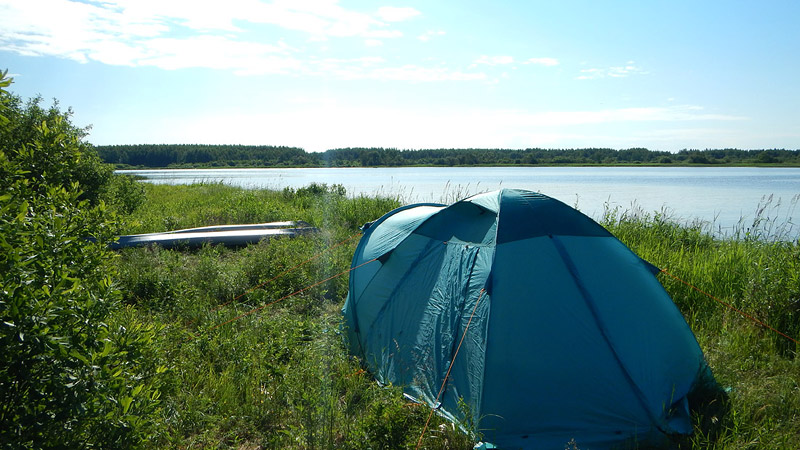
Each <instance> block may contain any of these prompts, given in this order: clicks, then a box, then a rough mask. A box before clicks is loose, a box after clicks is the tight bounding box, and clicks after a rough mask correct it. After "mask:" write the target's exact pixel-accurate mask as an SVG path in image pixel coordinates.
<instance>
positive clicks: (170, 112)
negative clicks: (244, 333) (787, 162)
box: [0, 0, 800, 151]
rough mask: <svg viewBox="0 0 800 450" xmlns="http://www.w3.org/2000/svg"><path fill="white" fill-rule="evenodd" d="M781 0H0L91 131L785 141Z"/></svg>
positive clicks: (322, 143) (719, 143) (792, 52)
mask: <svg viewBox="0 0 800 450" xmlns="http://www.w3.org/2000/svg"><path fill="white" fill-rule="evenodd" d="M798 21H800V2H798V1H797V0H788V1H781V0H765V1H761V2H755V1H739V0H725V1H718V0H705V1H697V0H674V1H661V0H653V1H640V0H636V1H607V2H599V1H594V0H591V1H590V0H586V1H577V0H574V1H573V0H558V1H555V0H548V1H539V0H526V1H510V0H493V1H475V0H459V1H455V0H425V1H423V0H419V1H417V0H408V1H404V0H387V1H382V0H380V1H376V0H363V1H357V0H354V1H351V0H225V1H213V2H212V1H206V0H82V1H69V0H0V70H4V69H8V71H9V74H10V75H11V76H13V78H14V84H13V85H12V86H11V88H10V90H11V91H12V92H13V93H15V94H17V95H19V96H21V97H23V98H30V97H33V96H36V95H41V96H42V97H44V98H45V99H48V103H49V99H52V98H56V99H58V100H59V103H60V105H61V106H62V107H64V108H66V107H71V108H72V109H73V110H74V116H73V122H74V123H75V124H76V125H79V126H88V125H91V127H92V129H91V132H90V135H89V137H88V140H89V142H91V143H93V144H96V145H111V144H159V143H176V144H181V143H182V144H247V145H287V146H293V147H301V148H303V149H305V150H307V151H324V150H327V149H331V148H343V147H386V148H399V149H420V148H532V147H537V148H585V147H610V148H615V149H624V148H632V147H645V148H649V149H651V150H666V151H678V150H681V149H685V148H689V149H706V148H740V149H763V148H786V149H800V82H798V80H800V28H798V26H797V23H798Z"/></svg>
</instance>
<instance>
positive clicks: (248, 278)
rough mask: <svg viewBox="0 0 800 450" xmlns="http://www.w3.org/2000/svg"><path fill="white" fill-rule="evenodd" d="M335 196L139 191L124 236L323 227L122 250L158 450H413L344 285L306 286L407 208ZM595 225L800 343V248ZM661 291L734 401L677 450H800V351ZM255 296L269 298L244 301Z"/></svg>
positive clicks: (418, 420)
mask: <svg viewBox="0 0 800 450" xmlns="http://www.w3.org/2000/svg"><path fill="white" fill-rule="evenodd" d="M458 189H461V188H458ZM458 189H456V191H458ZM465 189H466V188H465ZM344 194H345V193H344V192H343V190H342V189H341V188H340V187H338V186H325V185H312V186H309V187H306V188H302V189H297V190H294V189H287V190H284V191H260V190H243V189H238V188H232V187H228V186H225V185H221V184H200V185H193V186H155V185H148V186H146V197H147V202H146V203H145V204H143V205H141V206H140V207H139V208H138V209H137V210H135V211H134V212H133V214H131V215H130V216H128V217H127V219H126V223H127V224H126V226H127V230H126V232H128V233H139V232H153V231H164V230H168V229H174V228H184V227H194V226H203V225H212V224H224V223H245V222H263V221H274V220H305V221H307V222H309V223H311V224H313V225H315V226H318V227H320V228H321V229H322V230H323V231H322V232H320V233H319V234H317V235H312V236H304V237H298V238H294V239H283V240H280V239H278V240H273V241H270V242H262V243H260V244H258V245H251V246H248V247H246V248H242V249H227V248H223V247H212V246H206V247H203V248H201V249H199V250H193V251H173V250H163V249H159V248H144V249H127V250H124V251H123V252H121V253H120V256H119V258H117V260H116V265H117V268H118V271H119V273H120V277H119V279H118V280H117V283H118V285H119V287H120V288H121V289H122V291H123V294H124V299H125V301H126V302H127V303H129V305H130V306H129V308H128V309H127V310H126V314H128V316H127V319H126V318H121V319H120V321H122V322H124V321H125V320H128V321H129V322H131V323H133V322H136V323H140V322H142V323H148V324H151V325H152V326H154V327H156V328H157V329H160V330H162V331H161V333H160V334H159V335H158V337H157V338H156V342H155V343H154V351H153V354H154V356H153V358H154V359H156V361H153V364H155V365H157V366H165V367H168V368H169V370H168V371H167V372H166V373H164V374H162V375H160V376H162V377H163V380H162V381H163V386H164V387H163V389H162V408H161V410H160V412H159V417H158V418H157V420H156V423H157V424H158V430H159V432H158V433H157V437H156V440H154V441H153V442H152V445H153V447H176V448H235V449H256V448H296V449H333V448H336V449H339V448H343V449H348V448H353V449H356V448H358V449H362V448H373V449H394V448H413V447H414V446H415V445H416V441H417V439H418V438H419V436H420V434H421V433H422V429H423V426H424V423H425V419H426V418H427V414H428V410H427V408H425V407H422V406H419V405H413V404H410V403H407V402H406V401H405V400H404V399H403V397H402V393H401V392H400V390H399V389H398V388H396V387H391V386H390V387H379V386H377V385H376V383H374V381H373V380H372V379H371V378H370V377H369V376H368V374H365V373H364V372H363V371H361V369H360V366H359V364H358V362H357V361H355V360H353V359H352V358H351V357H350V356H348V354H347V352H346V349H345V347H344V345H343V342H342V336H341V335H340V334H339V325H340V314H339V310H340V308H341V306H342V303H343V301H344V298H345V296H346V291H347V276H346V275H344V276H340V277H337V278H333V279H331V280H330V281H327V282H325V283H322V284H320V285H318V286H315V287H313V288H310V289H305V290H304V288H306V287H307V286H310V285H312V284H314V283H316V282H318V281H320V280H324V279H326V278H328V277H331V276H334V275H336V274H338V273H339V272H341V271H345V270H346V269H348V268H349V265H350V258H351V256H352V253H353V251H354V249H355V246H356V244H357V236H356V238H354V239H351V240H349V241H347V240H346V239H347V238H349V237H352V236H354V235H357V234H358V227H359V226H360V225H362V224H363V223H365V222H368V221H371V220H374V219H376V218H378V217H380V216H381V215H383V214H384V213H385V212H387V211H389V210H391V209H392V208H395V207H397V206H399V204H400V199H399V198H397V197H394V198H393V197H375V198H371V197H357V198H348V197H347V196H346V195H344ZM601 222H602V224H603V225H604V226H606V227H607V228H608V229H609V230H611V231H612V232H613V233H614V234H615V235H617V236H618V237H619V238H620V239H621V240H622V241H623V242H625V243H626V244H627V245H628V246H630V247H631V248H632V249H633V250H634V251H635V252H637V253H638V254H639V255H640V256H641V257H643V258H644V259H647V260H649V261H651V262H652V263H654V264H656V265H657V266H659V267H661V268H665V269H667V270H668V271H669V272H670V273H672V274H674V275H675V276H677V277H679V278H681V279H683V280H686V281H687V282H689V283H691V284H693V285H695V286H697V287H698V288H699V289H701V290H702V291H704V292H707V293H709V294H711V295H713V296H714V297H716V298H717V299H719V300H721V301H724V302H727V303H730V304H731V305H733V306H735V307H736V308H739V309H741V310H743V311H747V312H748V313H749V314H751V315H753V316H755V317H757V318H758V319H760V320H763V321H764V322H766V323H769V324H770V325H771V326H774V327H775V328H778V329H780V330H781V331H784V332H786V333H787V334H789V335H790V336H795V337H797V336H798V334H800V320H798V319H800V309H799V308H798V299H800V280H799V279H798V276H800V248H799V247H798V245H797V243H796V242H794V243H792V242H780V241H763V240H757V239H728V240H721V239H718V238H715V237H712V236H711V235H709V234H708V233H707V232H706V230H705V229H704V228H703V227H702V226H700V225H696V226H692V225H678V224H676V223H674V222H673V221H671V220H670V217H669V216H668V215H667V214H664V213H663V212H662V213H644V212H641V211H636V212H629V211H620V210H609V211H607V213H606V215H605V217H604V218H603V219H602V221H601ZM342 242H344V243H342ZM339 243H342V244H341V245H338V246H335V245H336V244H339ZM292 268H294V270H292V271H291V272H289V273H288V274H285V275H283V276H281V277H279V278H277V279H275V280H274V281H270V280H273V279H274V278H275V277H276V276H278V275H280V274H283V273H284V272H286V271H287V270H289V269H292ZM661 281H662V283H663V284H664V285H665V287H666V288H667V290H668V291H669V293H670V294H671V295H672V297H673V299H674V300H675V302H676V304H677V305H678V306H679V308H680V309H681V311H682V312H683V314H684V315H685V317H686V318H687V321H688V323H689V324H690V326H691V327H692V329H693V331H694V332H695V335H696V336H697V338H698V341H699V343H700V345H701V347H702V348H703V350H704V351H705V353H706V356H707V358H708V360H709V363H710V365H711V367H712V370H713V371H714V374H715V376H716V378H717V380H718V381H719V382H720V384H721V385H722V386H723V387H725V388H726V389H727V391H728V393H727V397H728V398H727V400H726V399H717V400H716V401H717V402H724V403H725V404H724V405H720V404H719V403H717V404H714V403H712V404H710V405H706V406H707V407H706V408H704V409H701V410H698V411H697V412H696V413H695V420H696V427H695V433H694V434H693V435H692V436H691V437H689V438H687V439H685V440H683V441H676V445H677V446H680V447H681V448H694V449H704V448H718V449H739V448H754V449H774V448H798V447H799V446H800V417H798V415H799V414H800V413H798V411H800V386H799V385H798V379H799V378H800V362H798V358H796V355H797V350H798V349H797V346H796V345H795V344H793V343H792V342H791V341H789V340H787V339H785V338H783V337H780V336H777V335H775V334H774V333H772V332H770V331H768V330H765V329H764V328H762V327H760V326H757V325H754V324H753V323H752V322H751V321H750V320H748V319H746V318H743V317H742V316H741V315H740V314H738V313H736V312H734V311H731V310H730V309H728V308H726V307H724V306H722V305H721V304H719V303H717V302H715V301H714V300H712V299H710V298H709V297H707V296H705V295H703V294H701V293H699V292H697V291H696V290H693V289H691V288H689V287H687V286H686V285H684V284H682V283H680V282H678V281H675V280H674V279H673V278H671V277H669V276H666V275H661ZM254 286H261V287H260V288H259V289H256V290H253V291H252V292H249V293H248V291H250V290H251V289H252V288H253V287H254ZM298 291H301V292H300V293H299V294H296V295H294V296H290V297H287V298H286V299H285V300H282V301H280V302H277V303H274V304H271V303H272V302H274V301H276V300H279V299H282V298H284V297H286V296H287V295H289V294H292V293H294V292H298ZM243 294H244V295H243ZM267 304H270V306H268V307H265V308H263V309H258V308H261V307H263V306H264V305H267ZM253 311H255V312H254V313H252V314H249V315H248V313H250V312H253ZM240 316H241V318H240V319H238V320H233V321H231V320H232V319H235V318H237V317H240ZM228 321H231V322H229V323H226V322H228ZM221 324H224V325H221ZM715 406H722V407H718V408H717V407H715ZM474 441H475V437H474V436H469V435H466V434H464V433H463V432H461V430H459V429H458V428H457V427H454V426H453V425H452V424H449V423H447V422H444V421H443V420H442V419H440V418H438V417H437V416H434V423H433V424H432V426H431V427H430V428H429V431H428V432H427V433H426V434H425V441H424V443H423V447H424V448H430V449H445V448H463V449H468V448H472V446H473V444H474ZM567 444H568V443H566V442H565V446H566V445H567Z"/></svg>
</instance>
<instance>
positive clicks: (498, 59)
mask: <svg viewBox="0 0 800 450" xmlns="http://www.w3.org/2000/svg"><path fill="white" fill-rule="evenodd" d="M513 63H514V57H513V56H506V55H503V56H487V55H481V57H480V58H478V59H476V60H475V64H487V65H490V66H497V65H504V64H513Z"/></svg>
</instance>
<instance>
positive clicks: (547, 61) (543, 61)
mask: <svg viewBox="0 0 800 450" xmlns="http://www.w3.org/2000/svg"><path fill="white" fill-rule="evenodd" d="M523 64H536V65H540V66H548V67H549V66H557V65H558V60H557V59H555V58H530V59H528V60H527V61H525V62H523Z"/></svg>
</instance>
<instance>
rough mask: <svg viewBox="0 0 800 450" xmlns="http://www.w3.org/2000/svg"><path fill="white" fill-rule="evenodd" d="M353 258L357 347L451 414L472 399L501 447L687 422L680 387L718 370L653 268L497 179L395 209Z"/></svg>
mask: <svg viewBox="0 0 800 450" xmlns="http://www.w3.org/2000/svg"><path fill="white" fill-rule="evenodd" d="M370 261H371V262H370ZM352 267H354V268H355V269H354V270H353V271H352V272H351V274H350V292H349V295H348V298H347V302H346V303H345V306H344V310H343V313H344V318H345V326H346V336H347V339H348V343H349V347H350V351H351V352H352V353H353V354H354V355H357V356H359V357H360V358H361V360H362V361H363V364H364V365H365V366H366V367H367V369H368V370H369V371H370V372H371V373H372V374H373V375H374V376H375V378H376V379H377V380H378V381H379V382H380V383H384V384H389V383H391V384H394V385H399V386H402V387H403V389H404V391H405V393H406V394H407V395H408V396H409V397H411V398H413V399H415V400H416V401H419V402H424V403H426V404H428V405H430V406H431V407H433V408H436V409H437V412H438V413H440V414H442V415H444V416H446V417H447V418H449V419H451V420H453V421H456V422H459V421H461V420H463V419H464V417H463V414H464V411H463V409H464V408H463V407H459V399H463V402H464V404H465V405H466V406H467V407H468V408H469V411H470V413H471V416H472V417H474V418H476V419H477V420H478V423H477V431H479V432H480V433H481V434H482V436H483V439H484V440H485V441H487V442H492V443H494V444H495V445H497V446H498V447H499V448H530V449H548V448H553V449H563V448H564V446H565V444H566V443H567V442H569V441H570V440H572V439H574V440H575V442H576V443H577V445H578V446H579V447H580V448H590V449H600V448H615V447H616V446H619V445H625V444H626V443H631V442H635V443H637V444H643V443H655V444H659V443H663V442H665V441H666V438H667V436H669V435H671V434H687V433H690V432H691V431H692V425H691V422H690V416H689V407H688V401H687V396H688V395H689V394H690V393H691V391H692V390H693V388H694V387H695V386H697V385H698V384H699V383H701V382H702V381H703V380H704V379H705V380H707V379H709V378H710V377H711V374H710V371H709V369H708V367H707V365H706V363H705V360H704V357H703V354H702V351H701V350H700V348H699V346H698V344H697V341H696V339H695V337H694V335H693V334H692V332H691V330H690V329H689V327H688V325H687V324H686V322H685V320H684V318H683V317H682V316H681V314H680V312H679V311H678V309H677V308H676V307H675V305H674V303H673V302H672V300H671V299H670V297H669V296H668V294H667V293H666V292H665V291H664V289H663V287H662V286H661V284H660V283H659V282H658V280H657V279H656V277H655V273H657V271H658V269H656V268H655V267H653V266H652V265H651V264H649V263H647V262H645V261H644V260H642V259H640V258H639V257H638V256H636V255H635V254H634V253H633V252H632V251H631V250H629V249H628V248H627V247H626V246H625V245H624V244H622V243H621V242H620V241H619V240H617V239H616V238H615V237H613V236H612V235H611V234H610V233H609V232H608V231H606V230H605V229H604V228H603V227H601V226H600V225H598V224H597V223H595V222H594V221H593V220H591V219H590V218H588V217H587V216H585V215H583V214H581V213H580V212H578V211H576V210H575V209H573V208H571V207H569V206H567V205H565V204H563V203H561V202H559V201H557V200H555V199H552V198H550V197H547V196H544V195H541V194H538V193H534V192H529V191H523V190H514V189H503V190H500V191H495V192H490V193H485V194H480V195H476V196H473V197H470V198H468V199H465V200H462V201H459V202H456V203H454V204H452V205H450V206H443V205H437V204H417V205H410V206H405V207H401V208H398V209H396V210H394V211H392V212H390V213H388V214H386V215H385V216H383V217H381V218H380V219H379V220H377V221H375V222H374V223H372V224H371V226H369V227H368V228H366V229H365V231H364V235H363V237H362V239H361V241H360V243H359V245H358V247H357V249H356V251H355V254H354V256H353V262H352ZM468 323H469V324H470V325H469V326H467V324H468ZM465 330H466V335H465V334H464V332H465ZM462 335H464V339H463V343H462V344H461V346H460V349H459V350H458V354H457V357H456V358H455V359H454V355H455V354H456V348H457V347H458V346H459V342H460V341H461V338H462ZM451 361H454V362H453V363H452V370H451V372H450V376H449V378H448V380H447V382H446V383H444V390H443V391H442V393H441V395H439V391H440V388H441V387H442V386H443V381H444V379H445V376H446V374H447V372H448V369H449V368H450V365H451ZM712 379H713V378H712ZM437 397H438V401H437Z"/></svg>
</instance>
